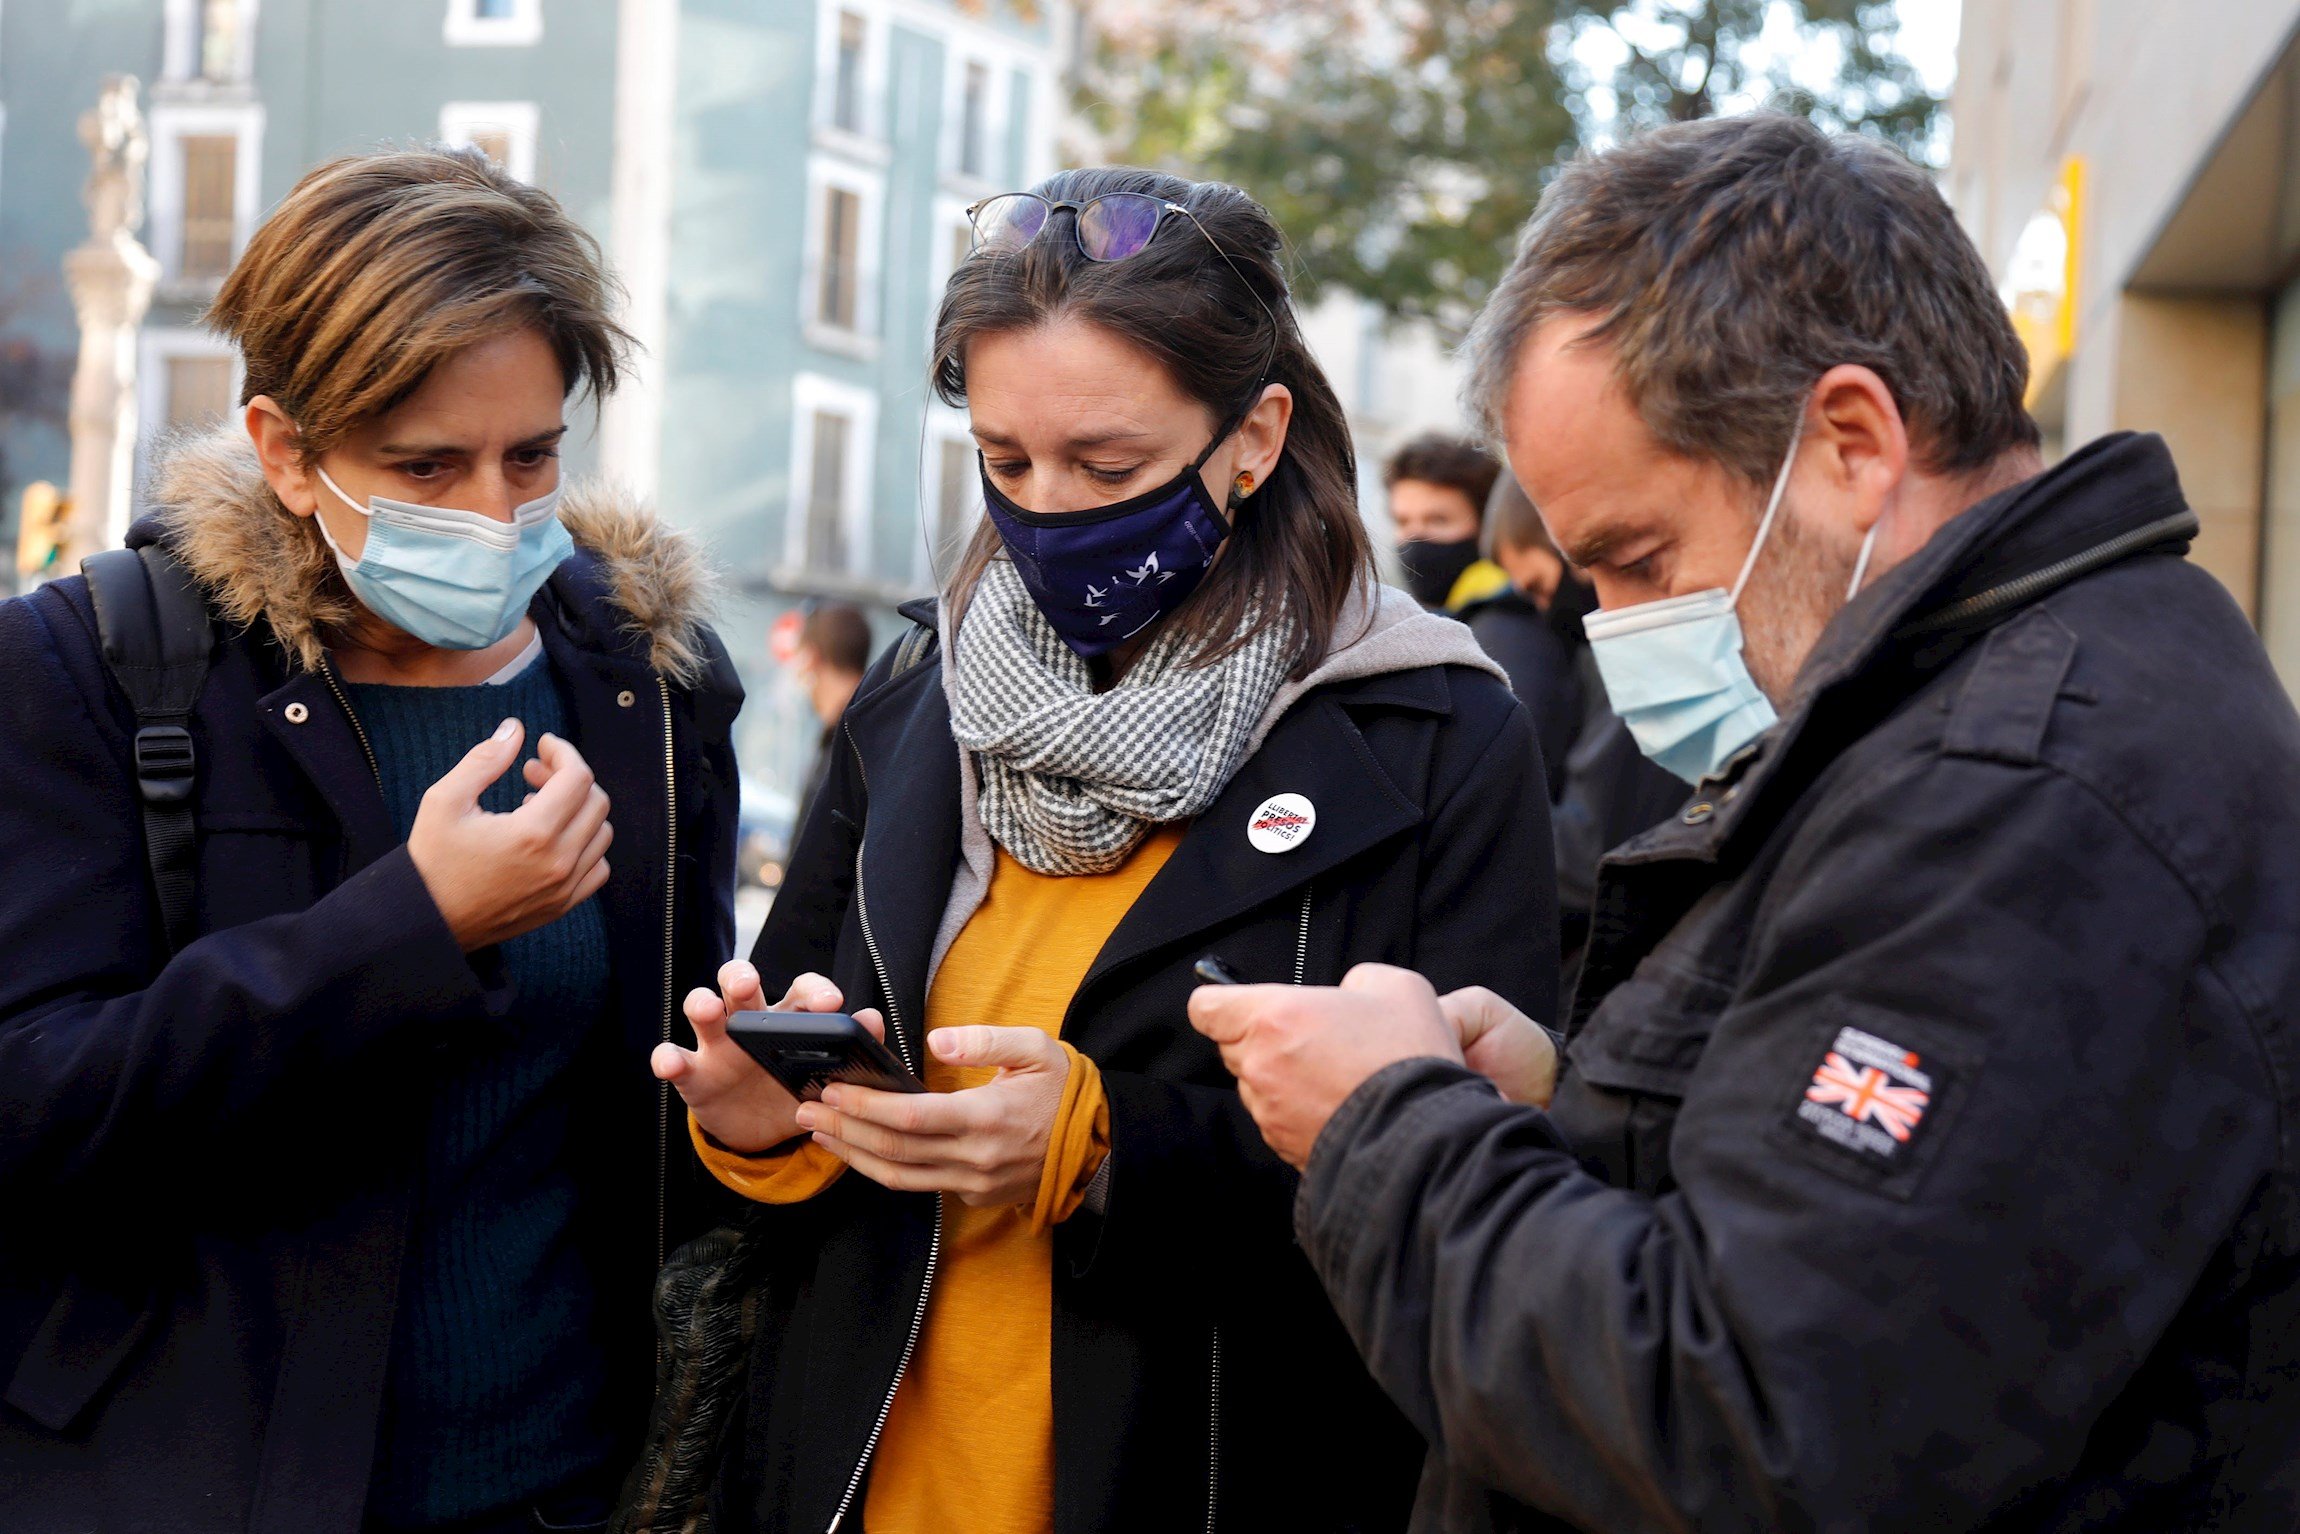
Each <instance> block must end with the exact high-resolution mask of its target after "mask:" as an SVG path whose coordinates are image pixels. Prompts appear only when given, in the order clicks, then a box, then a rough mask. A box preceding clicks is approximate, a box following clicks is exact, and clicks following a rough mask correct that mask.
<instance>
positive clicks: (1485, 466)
mask: <svg viewBox="0 0 2300 1534" xmlns="http://www.w3.org/2000/svg"><path fill="white" fill-rule="evenodd" d="M1500 472H1501V466H1500V465H1499V464H1498V463H1496V462H1495V461H1494V458H1493V455H1492V454H1490V453H1488V452H1486V451H1485V450H1484V449H1483V448H1481V447H1479V446H1478V445H1477V444H1476V443H1474V442H1465V441H1463V440H1462V439H1461V438H1459V437H1449V436H1447V435H1445V434H1444V433H1442V432H1429V433H1426V434H1424V435H1422V436H1419V437H1416V438H1414V439H1413V440H1412V441H1410V442H1408V443H1406V445H1405V446H1403V447H1401V448H1399V449H1398V450H1397V451H1396V452H1395V453H1393V454H1391V455H1390V461H1389V462H1388V463H1386V464H1384V465H1383V466H1382V485H1383V487H1384V488H1385V489H1386V490H1387V491H1388V492H1389V498H1390V522H1391V524H1392V525H1393V526H1394V527H1395V528H1396V529H1397V537H1398V543H1397V555H1398V563H1399V565H1400V566H1402V567H1403V569H1404V572H1405V581H1406V590H1408V591H1410V592H1412V593H1413V598H1414V600H1415V601H1417V602H1419V603H1421V605H1422V606H1424V607H1426V608H1428V609H1430V610H1431V611H1432V612H1448V613H1458V612H1460V611H1461V610H1462V609H1463V608H1464V607H1467V606H1468V605H1469V604H1470V603H1472V602H1476V601H1480V600H1482V599H1483V598H1486V597H1490V596H1492V595H1493V594H1494V593H1496V592H1498V591H1502V590H1505V589H1507V587H1508V586H1509V576H1508V575H1507V574H1506V573H1504V571H1503V570H1502V568H1501V567H1500V566H1499V565H1497V564H1495V563H1494V562H1493V561H1492V560H1490V559H1486V558H1484V557H1483V556H1482V555H1481V554H1480V553H1479V550H1478V529H1479V526H1480V525H1481V523H1482V522H1483V520H1484V517H1485V501H1486V497H1487V496H1488V495H1489V494H1491V493H1492V491H1493V482H1494V479H1495V477H1496V476H1497V475H1499V474H1500Z"/></svg>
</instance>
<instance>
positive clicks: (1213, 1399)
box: [1206, 1326, 1222, 1534]
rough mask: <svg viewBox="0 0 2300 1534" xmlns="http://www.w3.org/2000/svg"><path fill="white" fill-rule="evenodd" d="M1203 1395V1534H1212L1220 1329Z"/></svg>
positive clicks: (1218, 1469) (1218, 1462)
mask: <svg viewBox="0 0 2300 1534" xmlns="http://www.w3.org/2000/svg"><path fill="white" fill-rule="evenodd" d="M1212 1359H1213V1361H1212V1363H1211V1364H1210V1365H1209V1366H1208V1369H1207V1373H1208V1375H1209V1376H1210V1383H1209V1387H1208V1389H1207V1392H1206V1534H1214V1510H1215V1509H1216V1508H1217V1507H1220V1506H1221V1505H1222V1504H1221V1492H1222V1328H1220V1327H1219V1326H1217V1327H1215V1328H1214V1346H1213V1350H1212Z"/></svg>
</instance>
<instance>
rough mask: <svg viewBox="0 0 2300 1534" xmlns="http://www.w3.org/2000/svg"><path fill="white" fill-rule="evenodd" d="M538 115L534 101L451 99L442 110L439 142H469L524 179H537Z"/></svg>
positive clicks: (460, 143)
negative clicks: (536, 144)
mask: <svg viewBox="0 0 2300 1534" xmlns="http://www.w3.org/2000/svg"><path fill="white" fill-rule="evenodd" d="M537 126H538V114H537V110H536V106H535V103H534V102H532V101H450V102H449V103H447V105H445V106H443V107H441V108H440V109H439V141H440V142H441V143H443V144H453V145H466V146H469V147H470V148H473V149H476V150H478V151H479V152H480V153H481V154H483V155H485V156H487V158H489V159H490V160H493V161H494V162H495V163H496V164H498V165H500V166H502V167H503V168H504V169H505V170H507V171H509V172H511V174H512V175H514V176H517V177H518V178H519V179H520V180H522V181H532V180H534V179H535V137H536V131H537Z"/></svg>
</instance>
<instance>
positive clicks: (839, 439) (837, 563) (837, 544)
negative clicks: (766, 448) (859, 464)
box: [806, 410, 854, 570]
mask: <svg viewBox="0 0 2300 1534" xmlns="http://www.w3.org/2000/svg"><path fill="white" fill-rule="evenodd" d="M853 430H854V423H853V422H852V421H851V420H849V419H848V418H847V417H846V416H844V415H841V414H839V413H838V412H837V411H835V410H818V411H816V412H815V422H814V441H813V444H812V446H811V448H810V450H809V452H808V463H807V543H806V560H807V568H808V569H810V570H844V569H845V568H846V567H847V528H846V465H847V437H848V434H849V433H850V432H852V431H853Z"/></svg>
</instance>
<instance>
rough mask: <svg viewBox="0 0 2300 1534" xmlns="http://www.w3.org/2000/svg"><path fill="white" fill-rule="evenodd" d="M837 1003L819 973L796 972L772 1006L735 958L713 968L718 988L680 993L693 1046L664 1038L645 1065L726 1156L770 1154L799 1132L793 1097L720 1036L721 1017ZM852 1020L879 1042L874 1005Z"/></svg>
mask: <svg viewBox="0 0 2300 1534" xmlns="http://www.w3.org/2000/svg"><path fill="white" fill-rule="evenodd" d="M843 999H844V998H842V997H841V996H840V995H839V988H838V987H837V986H835V985H833V984H831V983H830V982H829V981H828V980H825V979H824V978H823V977H822V976H820V975H801V976H799V977H798V979H796V980H793V981H792V982H791V988H790V990H789V991H787V992H785V993H784V996H783V999H782V1000H781V1001H779V1002H776V1003H775V1005H774V1006H773V1007H772V1008H769V1007H768V1006H767V998H766V993H765V992H764V991H762V990H761V989H760V988H759V972H758V971H757V970H755V969H753V968H752V967H751V966H750V965H749V964H747V963H745V962H744V961H743V960H741V959H730V960H729V961H727V962H726V963H725V964H722V965H721V966H719V989H718V990H717V992H712V991H710V990H708V989H706V988H704V987H701V986H698V987H696V988H695V989H694V990H692V991H689V992H688V993H687V1002H686V1009H685V1010H686V1013H687V1021H688V1022H690V1023H692V1024H693V1025H694V1028H695V1047H694V1048H693V1049H682V1048H681V1047H680V1046H678V1045H677V1044H673V1043H671V1042H670V1041H669V1040H665V1041H664V1042H663V1043H660V1044H658V1045H656V1046H655V1053H654V1055H653V1056H652V1057H651V1058H650V1059H649V1061H648V1063H649V1064H650V1065H651V1066H652V1067H653V1068H654V1071H655V1075H656V1077H657V1078H658V1079H660V1080H663V1081H667V1082H669V1083H670V1084H671V1085H672V1086H674V1087H676V1088H677V1089H678V1092H679V1096H680V1098H681V1099H682V1100H683V1101H684V1102H685V1103H686V1105H687V1107H688V1109H689V1111H691V1112H692V1113H693V1114H694V1115H695V1122H696V1123H698V1124H700V1125H702V1126H703V1131H704V1133H706V1134H708V1135H710V1137H711V1138H712V1139H714V1140H717V1141H718V1142H719V1143H720V1144H721V1145H724V1146H725V1147H727V1149H729V1150H731V1151H738V1152H741V1153H742V1154H744V1155H747V1156H748V1155H756V1154H757V1153H758V1152H760V1151H763V1150H772V1149H773V1148H774V1147H776V1146H778V1145H780V1144H782V1143H783V1142H784V1141H785V1140H789V1139H793V1138H795V1137H797V1135H798V1134H799V1133H800V1129H799V1124H798V1120H797V1117H796V1115H797V1113H798V1108H799V1102H798V1099H797V1098H795V1097H793V1096H791V1094H790V1093H788V1092H786V1091H784V1090H783V1084H782V1083H781V1082H779V1081H777V1080H775V1078H774V1077H772V1076H770V1075H768V1074H767V1069H766V1067H765V1066H763V1065H761V1064H759V1062H758V1061H756V1060H754V1059H752V1058H751V1056H750V1053H749V1052H748V1051H747V1050H745V1049H744V1048H743V1046H742V1045H740V1044H737V1043H736V1042H735V1041H734V1040H733V1039H731V1038H729V1037H727V1019H728V1017H730V1016H731V1015H733V1014H734V1013H737V1012H758V1011H763V1010H765V1011H775V1012H836V1011H837V1010H838V1009H839V1005H840V1003H841V1002H842V1000H843ZM855 1021H856V1022H858V1023H860V1024H862V1025H863V1027H864V1028H865V1029H867V1030H869V1031H870V1033H871V1034H873V1035H874V1036H876V1037H877V1038H878V1039H879V1040H880V1041H881V1042H882V1043H883V1042H884V1041H885V1039H886V1024H885V1022H884V1021H883V1020H882V1019H881V1018H880V1017H879V1014H878V1011H877V1009H875V1008H871V1007H866V1008H864V1009H863V1010H862V1011H860V1012H857V1013H856V1014H855Z"/></svg>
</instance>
